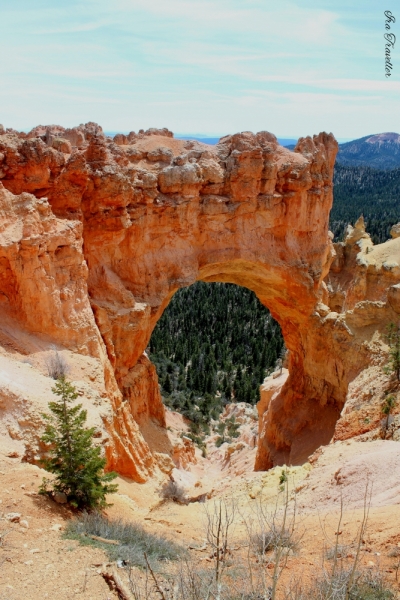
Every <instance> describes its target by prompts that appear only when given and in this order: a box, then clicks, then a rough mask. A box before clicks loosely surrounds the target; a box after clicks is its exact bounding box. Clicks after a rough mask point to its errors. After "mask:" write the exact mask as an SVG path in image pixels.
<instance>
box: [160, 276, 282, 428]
mask: <svg viewBox="0 0 400 600" xmlns="http://www.w3.org/2000/svg"><path fill="white" fill-rule="evenodd" d="M282 348H283V340H282V336H281V333H280V327H279V325H278V324H277V323H276V321H274V319H273V318H272V317H271V315H270V314H269V312H268V310H267V309H266V308H265V307H264V306H262V305H261V303H260V302H259V300H258V299H257V297H256V296H255V294H254V293H253V292H251V291H250V290H247V289H245V288H241V287H239V286H236V285H232V284H223V283H202V282H197V283H195V284H194V285H192V286H190V287H189V288H185V289H182V290H180V291H179V292H177V293H176V294H175V296H174V297H173V299H172V301H171V303H170V305H169V306H168V308H167V309H166V311H165V312H164V314H163V316H162V317H161V319H160V320H159V322H158V323H157V326H156V328H155V330H154V332H153V335H152V337H151V342H150V351H151V359H152V360H153V362H154V363H155V364H156V367H157V372H158V377H159V382H160V384H161V387H162V392H163V395H164V396H165V398H166V404H167V405H169V406H171V407H173V408H175V409H177V410H179V411H180V412H182V413H183V414H185V415H186V416H188V417H189V418H190V419H191V420H195V421H196V420H197V421H199V420H204V421H208V420H209V418H210V417H211V416H213V417H214V418H216V417H217V416H218V414H219V412H220V411H221V409H222V407H223V405H224V404H225V403H226V402H227V401H230V400H232V399H235V400H236V401H238V402H249V403H254V402H256V401H257V400H258V397H259V392H258V388H259V385H260V383H262V381H263V379H264V377H265V376H266V372H267V370H269V369H271V368H272V367H274V366H275V363H276V361H277V359H278V358H279V356H280V354H281V351H282ZM195 406H197V407H198V409H199V410H198V409H197V408H195Z"/></svg>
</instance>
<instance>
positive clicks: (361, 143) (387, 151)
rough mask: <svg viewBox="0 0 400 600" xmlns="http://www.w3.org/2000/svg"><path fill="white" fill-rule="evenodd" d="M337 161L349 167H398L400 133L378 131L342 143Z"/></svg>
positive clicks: (385, 168)
mask: <svg viewBox="0 0 400 600" xmlns="http://www.w3.org/2000/svg"><path fill="white" fill-rule="evenodd" d="M336 161H337V162H338V163H340V164H341V165H345V166H349V167H358V166H360V167H361V166H365V167H372V168H374V169H384V170H387V169H396V168H397V167H400V135H399V134H398V133H394V132H386V133H377V134H375V135H367V136H365V137H362V138H360V139H358V140H352V141H351V142H346V143H344V144H340V145H339V152H338V155H337V158H336Z"/></svg>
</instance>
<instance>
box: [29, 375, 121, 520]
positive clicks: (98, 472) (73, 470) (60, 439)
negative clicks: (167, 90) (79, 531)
mask: <svg viewBox="0 0 400 600" xmlns="http://www.w3.org/2000/svg"><path fill="white" fill-rule="evenodd" d="M52 392H53V393H54V394H55V395H56V396H60V398H59V399H58V400H56V401H55V402H49V409H50V411H51V413H52V414H44V415H43V418H44V419H45V421H46V422H47V425H46V429H45V432H44V435H43V436H42V438H41V441H42V442H44V443H45V444H49V445H50V450H49V458H47V459H44V460H43V461H42V462H43V465H44V468H45V469H46V470H47V471H49V472H50V473H54V474H55V475H56V477H55V479H54V480H52V481H49V480H48V479H46V478H44V479H43V483H42V486H41V488H40V492H41V493H42V494H49V495H51V494H52V493H54V492H61V493H64V494H65V495H66V497H67V500H68V502H69V503H70V504H71V505H72V506H75V507H76V508H86V509H95V508H103V507H104V506H107V504H106V499H105V497H106V494H112V493H115V492H116V491H117V489H118V486H117V485H115V484H113V483H110V481H112V480H113V479H114V478H115V477H116V473H104V467H105V465H106V459H105V458H102V456H101V449H100V448H99V447H97V446H94V445H93V436H94V431H95V429H94V427H92V428H86V427H84V423H85V422H86V417H87V412H86V410H82V404H77V405H76V406H70V404H71V403H72V402H74V401H75V400H76V399H77V397H78V394H77V392H76V389H75V388H74V386H73V385H71V383H70V382H69V381H67V380H66V379H65V377H61V378H60V379H58V380H57V383H56V384H55V386H54V387H53V388H52ZM49 485H51V486H52V489H50V490H49V489H48V486H49Z"/></svg>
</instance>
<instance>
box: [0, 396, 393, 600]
mask: <svg viewBox="0 0 400 600" xmlns="http://www.w3.org/2000/svg"><path fill="white" fill-rule="evenodd" d="M245 408H246V407H243V406H239V408H238V407H236V409H235V410H236V411H237V412H239V413H240V412H241V413H242V416H243V413H244V412H245ZM251 410H252V409H251V407H247V412H248V413H249V414H250V413H251ZM252 422H255V421H254V418H252V417H251V414H250V417H248V418H247V419H246V418H243V419H242V424H241V436H244V437H247V439H249V434H250V433H251V427H252ZM168 423H169V424H168V429H167V431H168V435H170V436H174V435H176V434H177V432H178V431H179V430H180V429H181V428H184V427H185V425H184V423H183V420H182V418H181V417H180V415H178V414H177V413H169V416H168ZM238 439H239V440H240V438H238ZM3 441H4V438H3ZM240 443H241V442H240V441H238V442H236V441H235V444H236V446H237V445H238V444H240ZM242 445H243V448H241V447H240V446H239V447H238V448H236V450H235V451H233V452H232V451H229V445H228V444H223V445H222V446H221V447H220V448H215V444H214V445H212V442H211V441H210V442H209V449H208V455H207V458H203V457H202V456H201V452H200V451H199V450H198V449H197V450H196V457H195V461H196V462H195V463H193V462H192V463H189V464H187V465H186V467H185V468H180V469H174V470H173V472H172V476H173V478H174V479H175V480H176V481H179V482H180V484H181V485H183V486H184V487H185V489H186V490H187V491H188V497H189V498H190V499H191V500H192V501H191V502H189V503H188V504H186V505H181V504H177V503H175V502H172V501H165V500H162V498H161V497H160V490H161V488H162V485H163V484H164V483H165V481H166V480H167V479H168V478H167V477H166V476H165V474H163V473H161V472H160V473H159V474H158V476H157V477H155V478H154V479H152V480H150V481H148V482H147V483H145V484H138V483H134V482H131V481H129V480H128V479H125V478H118V479H117V482H118V485H119V490H118V493H117V494H115V495H113V496H112V497H110V498H109V501H110V502H112V503H113V504H112V506H110V507H109V508H108V509H107V510H106V514H107V515H108V516H109V517H110V518H122V519H124V520H125V521H133V522H138V523H140V524H141V525H143V526H144V527H145V529H146V530H148V531H149V532H151V533H157V534H162V535H165V536H166V537H168V538H170V539H173V541H175V542H178V543H179V544H181V545H182V546H183V547H184V548H186V549H187V550H188V551H189V553H190V555H191V556H192V558H194V560H195V561H196V562H197V563H198V564H204V565H205V566H206V567H207V566H210V565H211V563H212V562H213V559H212V551H211V548H210V546H209V545H208V544H207V541H206V530H205V510H206V508H207V506H208V507H212V505H213V503H214V502H215V501H217V502H218V500H219V499H221V498H224V499H226V500H227V501H229V502H234V503H235V505H236V510H237V513H236V523H235V527H234V530H233V533H232V539H231V547H232V551H231V555H230V557H229V562H228V561H227V564H228V565H229V566H228V568H227V573H228V574H229V572H230V571H232V572H233V570H234V568H235V565H236V566H237V564H238V562H239V561H241V560H242V559H243V557H244V556H245V554H246V527H245V522H246V521H247V522H248V519H250V518H251V516H252V515H254V514H255V513H254V508H255V507H256V505H257V503H258V502H259V500H260V499H261V500H262V503H263V505H264V507H266V508H267V510H271V511H273V510H274V507H275V506H276V503H277V501H278V503H279V498H282V492H281V491H280V476H281V474H282V467H275V468H274V469H272V470H270V471H268V472H252V471H251V465H252V462H253V460H254V452H255V450H254V448H253V449H251V448H250V447H249V445H248V444H246V443H243V442H242ZM398 448H399V445H398V442H396V441H392V440H382V439H375V440H371V441H357V440H347V441H337V442H335V443H332V444H330V445H328V446H325V447H321V448H320V449H318V450H317V451H316V453H315V454H314V455H313V457H311V459H310V462H309V463H306V464H305V465H303V466H299V467H290V468H288V480H289V486H290V492H291V493H295V494H296V498H297V500H296V502H297V525H296V530H297V531H298V535H299V540H300V541H299V544H298V549H297V550H296V552H295V553H293V554H291V555H290V557H289V559H288V564H287V568H286V569H285V572H284V574H283V577H282V586H283V587H286V588H287V587H288V586H290V585H291V583H293V581H294V580H295V578H296V577H299V576H300V575H302V577H303V581H305V582H307V581H311V580H312V578H313V577H314V576H315V573H317V572H320V570H321V566H322V558H323V556H324V553H326V551H327V550H329V548H331V547H332V546H333V544H334V541H335V531H336V530H337V526H338V522H339V512H340V503H341V498H342V499H343V506H344V511H343V516H342V522H341V527H340V529H341V531H340V544H341V546H342V545H345V546H346V555H347V556H348V557H349V558H350V559H351V558H352V557H354V553H355V552H356V549H357V544H356V538H357V532H358V529H359V527H360V524H361V521H362V518H363V510H364V508H363V507H364V499H365V492H366V485H367V484H368V486H369V487H368V492H369V494H370V495H369V497H368V507H369V517H368V526H367V531H366V533H365V535H364V536H363V540H362V543H361V564H362V566H363V567H364V568H365V569H367V570H370V571H371V572H376V571H378V570H379V571H380V572H381V573H382V574H383V575H384V577H386V578H387V581H388V582H390V583H391V585H392V586H393V587H394V589H395V590H398V592H397V593H398V597H400V581H398V571H399V564H400V563H399V556H400V468H399V451H398ZM0 452H1V454H0V481H1V484H0V516H1V520H0V598H1V599H2V600H22V599H27V598H32V599H39V598H40V599H42V598H52V597H56V598H58V599H60V600H64V599H65V600H67V599H70V598H82V599H83V598H85V599H88V600H89V599H93V600H95V599H96V600H99V599H101V600H107V599H111V598H118V597H119V596H118V593H117V591H115V590H112V589H110V587H109V586H108V584H107V583H106V580H105V578H104V577H103V575H102V574H103V573H104V572H105V571H107V570H110V569H112V568H113V566H112V565H111V564H110V562H109V559H108V558H107V556H106V554H105V553H104V551H103V550H101V549H99V548H94V547H91V546H81V545H80V544H79V543H78V542H77V541H75V540H71V539H65V538H64V537H63V530H64V529H65V527H66V524H67V522H68V521H69V519H71V518H74V514H73V513H72V512H71V510H69V509H68V508H66V507H65V506H63V505H58V504H56V503H55V502H53V501H52V500H50V499H48V498H45V497H43V496H40V495H38V493H37V492H38V488H39V485H40V483H41V480H42V477H43V476H44V475H46V473H45V471H43V470H42V469H40V468H39V467H38V466H36V465H32V464H27V463H26V462H21V458H20V457H18V456H14V457H12V456H11V455H12V453H10V451H9V448H7V447H6V446H4V445H2V446H1V450H0ZM7 454H9V456H7ZM235 454H237V457H236V458H235V456H234V455H235ZM196 496H197V497H199V499H200V501H194V500H195V498H196ZM277 499H278V500H277ZM10 513H17V516H16V517H12V516H10ZM10 519H11V521H10ZM12 519H15V520H14V522H12ZM326 564H328V565H329V561H326V560H325V566H326ZM114 568H115V567H114ZM117 571H118V575H119V576H120V578H121V580H122V581H123V582H124V581H125V583H126V585H128V571H127V569H124V568H119V569H118V570H117ZM133 577H134V578H135V577H136V579H137V580H138V581H139V580H140V578H141V577H143V575H142V574H141V572H140V571H139V570H137V571H135V570H134V572H133ZM282 589H283V588H282ZM132 597H133V596H132ZM282 597H283V596H282Z"/></svg>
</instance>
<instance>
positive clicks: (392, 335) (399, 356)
mask: <svg viewBox="0 0 400 600" xmlns="http://www.w3.org/2000/svg"><path fill="white" fill-rule="evenodd" d="M386 339H387V342H388V345H389V364H388V365H387V366H386V367H385V372H386V373H394V374H395V375H396V379H397V381H400V323H398V324H397V325H395V324H394V323H389V326H388V332H387V335H386Z"/></svg>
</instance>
